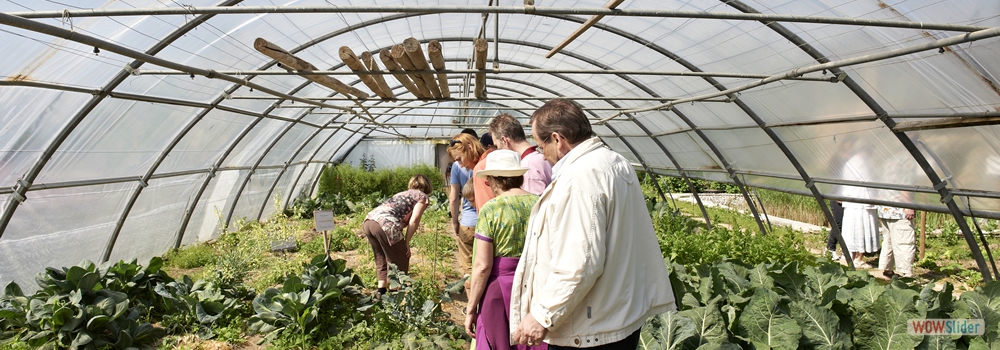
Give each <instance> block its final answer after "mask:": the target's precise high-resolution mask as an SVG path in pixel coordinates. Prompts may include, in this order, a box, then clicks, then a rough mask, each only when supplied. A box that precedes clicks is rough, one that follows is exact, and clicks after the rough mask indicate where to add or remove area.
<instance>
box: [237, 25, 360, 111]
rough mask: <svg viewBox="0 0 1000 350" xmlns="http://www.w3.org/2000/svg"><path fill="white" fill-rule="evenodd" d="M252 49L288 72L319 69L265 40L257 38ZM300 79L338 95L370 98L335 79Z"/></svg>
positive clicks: (310, 76)
mask: <svg viewBox="0 0 1000 350" xmlns="http://www.w3.org/2000/svg"><path fill="white" fill-rule="evenodd" d="M253 48H254V49H255V50H257V51H258V52H260V53H262V54H264V55H265V56H267V57H270V58H272V59H274V60H275V61H278V62H280V63H281V64H282V65H284V66H285V67H288V68H290V69H289V70H292V69H294V70H319V69H317V68H316V66H314V65H312V64H311V63H309V62H306V61H305V60H303V59H301V58H298V57H295V55H292V54H291V53H289V52H288V51H285V49H282V48H281V47H279V46H278V45H275V44H273V43H271V42H268V41H267V40H264V39H263V38H257V40H254V41H253ZM302 77H303V78H306V79H308V80H310V81H312V82H315V83H317V84H320V85H323V86H326V87H328V88H330V89H333V91H336V92H339V93H341V94H344V95H354V96H357V97H358V98H360V99H363V100H365V99H368V98H369V97H371V96H369V95H368V94H367V93H365V92H364V91H361V90H358V89H357V88H355V87H353V86H350V85H347V84H344V83H342V82H341V81H340V80H337V79H335V78H332V77H329V76H325V75H303V76H302Z"/></svg>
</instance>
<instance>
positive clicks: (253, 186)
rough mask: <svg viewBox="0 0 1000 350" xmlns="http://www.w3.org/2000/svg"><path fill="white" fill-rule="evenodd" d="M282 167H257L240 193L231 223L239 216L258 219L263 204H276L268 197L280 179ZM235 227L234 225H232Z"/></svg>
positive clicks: (251, 219) (249, 219)
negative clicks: (272, 186) (273, 185)
mask: <svg viewBox="0 0 1000 350" xmlns="http://www.w3.org/2000/svg"><path fill="white" fill-rule="evenodd" d="M279 173H281V169H257V171H255V172H254V173H253V174H252V175H250V181H249V182H247V184H246V187H244V188H243V193H240V198H239V200H238V201H236V209H235V210H234V211H233V219H232V222H231V223H230V225H232V224H233V223H235V222H236V221H237V220H238V219H239V218H246V220H247V221H254V220H257V214H258V213H260V209H261V206H263V205H267V206H274V201H273V198H268V197H267V195H268V191H269V190H270V189H271V185H272V184H274V181H275V180H277V179H278V174H279ZM230 227H233V226H230Z"/></svg>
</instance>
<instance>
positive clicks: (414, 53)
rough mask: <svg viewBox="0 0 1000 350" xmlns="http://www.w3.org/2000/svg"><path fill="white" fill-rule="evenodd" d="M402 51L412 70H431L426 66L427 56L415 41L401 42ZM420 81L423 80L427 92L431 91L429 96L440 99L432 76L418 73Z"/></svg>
mask: <svg viewBox="0 0 1000 350" xmlns="http://www.w3.org/2000/svg"><path fill="white" fill-rule="evenodd" d="M403 51H404V52H406V56H408V57H409V58H410V63H413V68H416V69H417V70H431V67H430V66H428V65H427V56H424V50H422V49H421V48H420V42H419V41H417V39H414V38H406V40H403ZM420 79H423V80H424V85H426V86H427V90H430V91H431V95H434V98H441V88H439V87H438V84H437V81H435V80H434V75H432V74H429V73H420Z"/></svg>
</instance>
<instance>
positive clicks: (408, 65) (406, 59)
mask: <svg viewBox="0 0 1000 350" xmlns="http://www.w3.org/2000/svg"><path fill="white" fill-rule="evenodd" d="M392 59H394V60H396V63H399V66H400V67H403V69H405V70H417V68H416V67H415V66H414V65H413V62H411V61H410V56H407V55H406V50H405V49H403V45H394V46H393V47H392ZM407 75H409V77H410V79H413V85H416V86H417V90H419V91H420V94H421V95H422V96H424V98H431V90H430V89H428V88H427V84H425V83H424V78H423V77H421V76H420V75H419V74H413V73H407Z"/></svg>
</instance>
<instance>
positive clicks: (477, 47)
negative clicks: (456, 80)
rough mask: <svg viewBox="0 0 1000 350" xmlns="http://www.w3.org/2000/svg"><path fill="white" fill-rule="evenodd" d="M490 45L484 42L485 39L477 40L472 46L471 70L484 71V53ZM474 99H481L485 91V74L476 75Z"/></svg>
mask: <svg viewBox="0 0 1000 350" xmlns="http://www.w3.org/2000/svg"><path fill="white" fill-rule="evenodd" d="M489 47H490V44H489V43H487V42H486V39H483V38H479V39H476V42H475V43H474V44H472V49H473V51H474V52H473V55H472V57H473V59H474V60H475V62H474V63H473V64H474V66H473V68H475V69H484V68H486V53H487V51H488V50H489ZM475 89H476V90H475V92H476V98H483V97H484V95H485V91H486V73H476V87H475Z"/></svg>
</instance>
